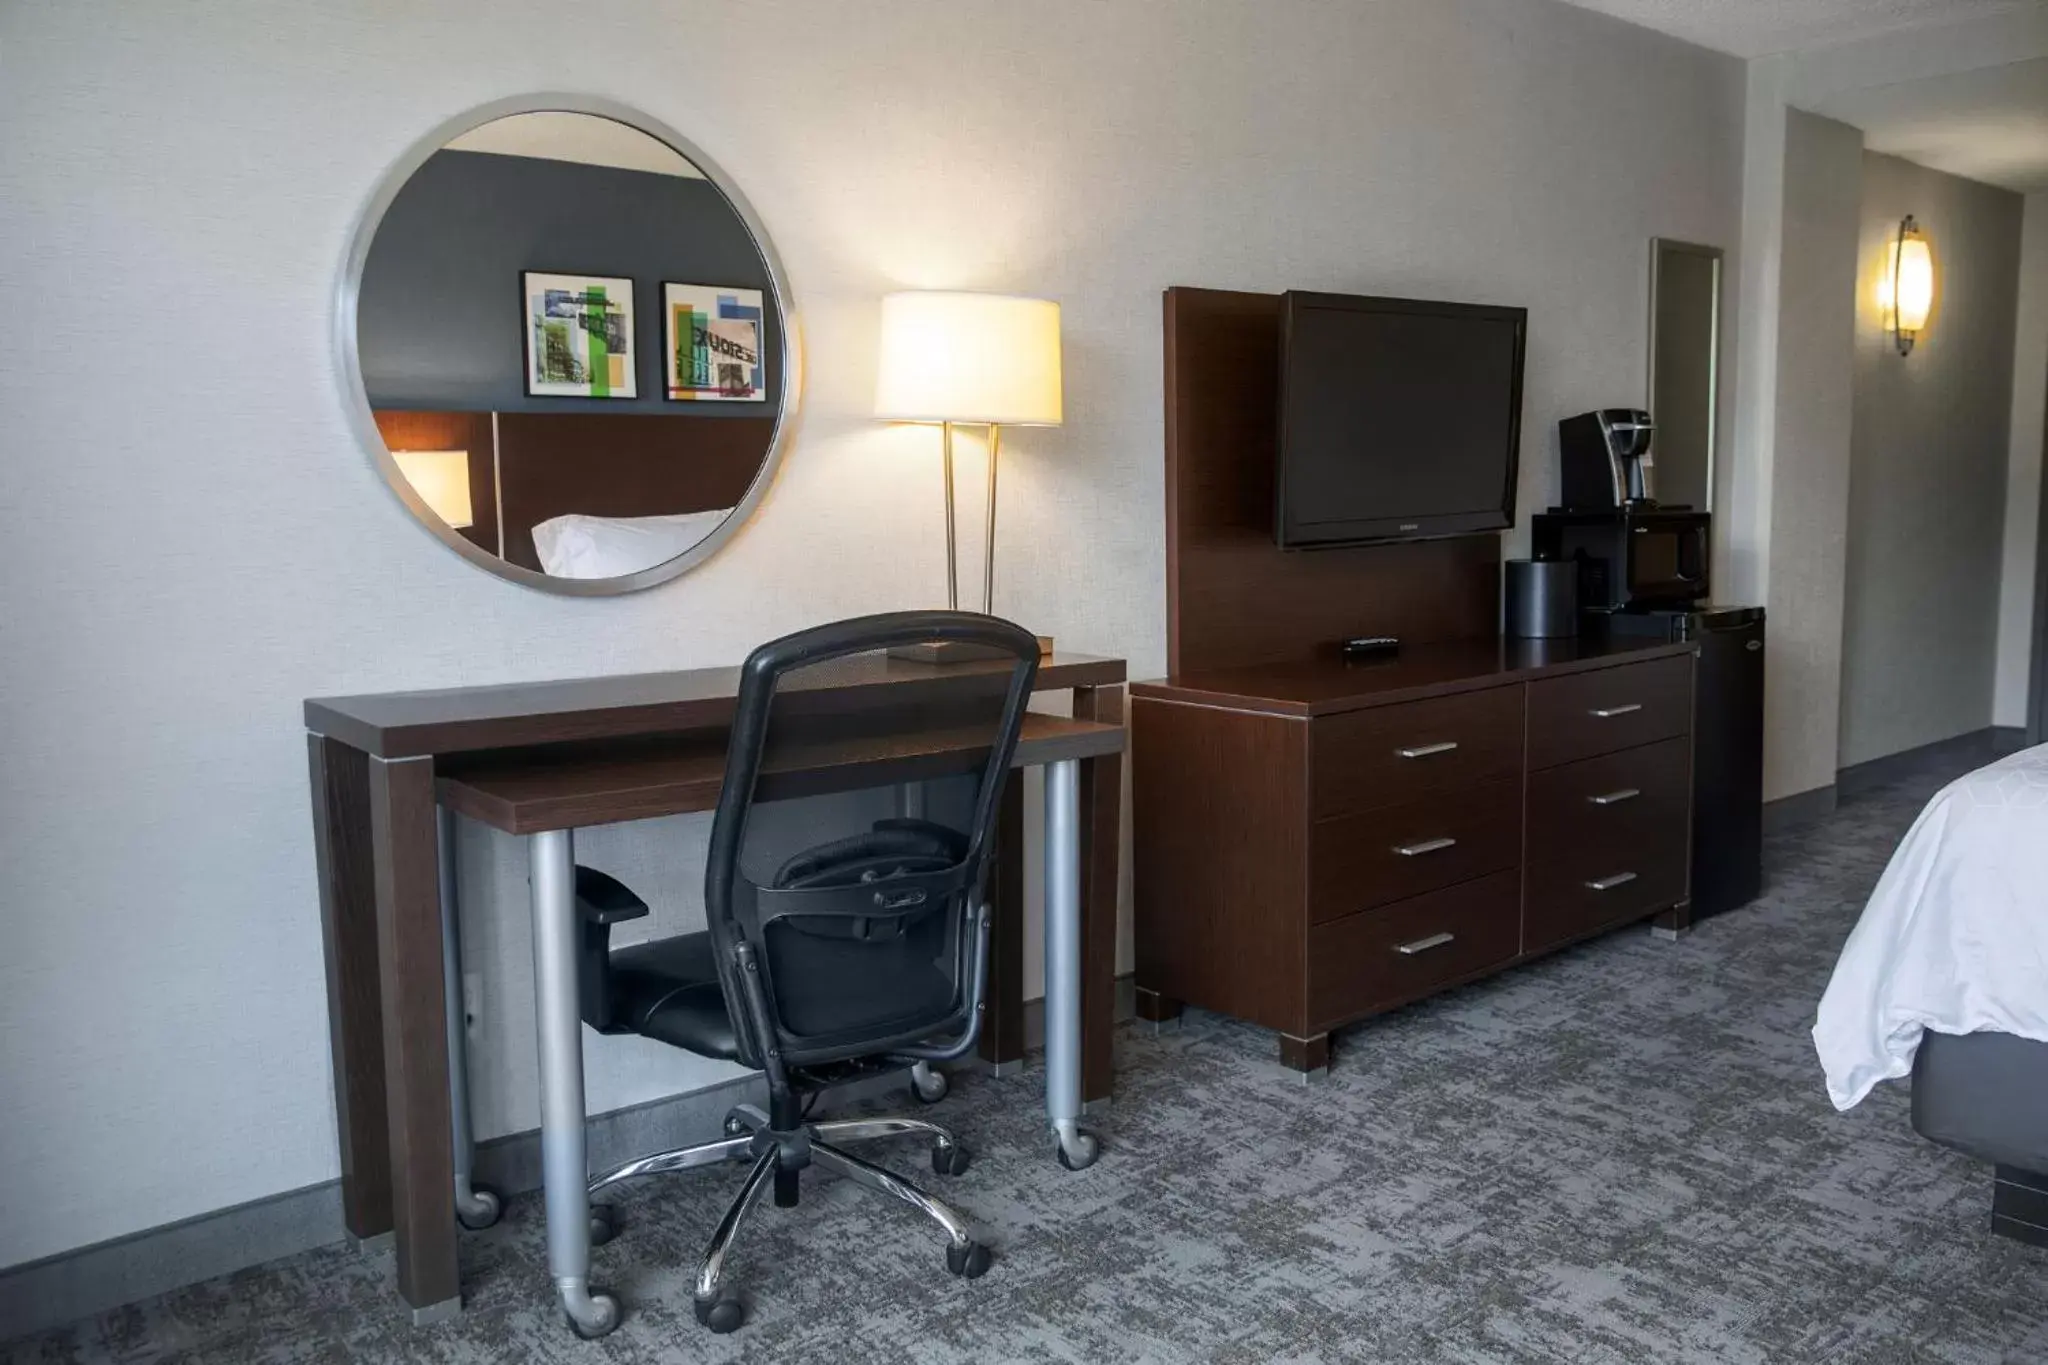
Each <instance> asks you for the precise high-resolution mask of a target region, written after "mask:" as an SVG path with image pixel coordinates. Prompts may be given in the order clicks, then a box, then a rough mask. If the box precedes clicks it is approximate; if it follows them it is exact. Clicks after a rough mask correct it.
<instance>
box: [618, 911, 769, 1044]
mask: <svg viewBox="0 0 2048 1365" xmlns="http://www.w3.org/2000/svg"><path fill="white" fill-rule="evenodd" d="M611 989H612V1011H613V1017H614V1018H616V1019H617V1020H618V1021H619V1022H620V1023H621V1024H623V1025H625V1027H627V1028H629V1029H631V1030H632V1031H633V1032H635V1033H638V1034H642V1035H644V1036H646V1037H649V1038H655V1039H659V1040H660V1041H661V1042H664V1043H667V1044H669V1045H671V1046H672V1047H679V1048H682V1049H683V1050H684V1051H686V1052H694V1053H696V1054H697V1055H699V1056H700V1057H719V1058H723V1059H725V1060H727V1061H732V1060H735V1059H737V1058H738V1057H739V1055H740V1049H739V1040H738V1038H736V1037H735V1036H734V1034H733V1027H732V1016H730V1015H729V1014H727V1013H726V1011H725V993H724V992H723V991H722V990H720V989H719V985H718V967H717V965H716V963H715V962H714V960H713V958H712V952H711V935H710V934H708V933H699V934H680V935H678V936H676V937H675V938H662V939H655V940H654V941H652V942H650V943H636V944H634V945H633V946H632V947H630V948H620V949H617V950H615V951H614V952H613V953H612V955H611Z"/></svg>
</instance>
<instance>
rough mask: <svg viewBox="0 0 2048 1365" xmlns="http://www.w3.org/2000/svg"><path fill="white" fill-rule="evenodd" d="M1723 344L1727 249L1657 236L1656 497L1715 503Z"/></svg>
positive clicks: (1686, 503)
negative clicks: (1723, 276)
mask: <svg viewBox="0 0 2048 1365" xmlns="http://www.w3.org/2000/svg"><path fill="white" fill-rule="evenodd" d="M1720 350H1721V249H1720V248H1719V247H1713V246H1694V245H1693V244H1691V243H1689V242H1673V241H1667V240H1665V239H1664V238H1661V237H1659V238H1655V239H1653V240H1652V241H1651V243H1650V415H1651V417H1652V418H1653V419H1654V420H1655V421H1656V423H1657V498H1658V501H1660V502H1662V503H1664V504H1665V505H1666V506H1679V507H1694V508H1698V509H1700V510H1701V511H1708V510H1711V509H1712V505H1713V487H1714V404H1715V399H1716V396H1717V394H1718V392H1719V388H1720V385H1719V383H1718V374H1719V355H1720Z"/></svg>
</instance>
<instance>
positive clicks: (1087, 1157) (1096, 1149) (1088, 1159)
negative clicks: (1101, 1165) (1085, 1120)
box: [1053, 1133, 1102, 1171]
mask: <svg viewBox="0 0 2048 1365" xmlns="http://www.w3.org/2000/svg"><path fill="white" fill-rule="evenodd" d="M1053 1155H1054V1156H1056V1157H1058V1158H1059V1160H1060V1165H1062V1166H1064V1167H1066V1168H1067V1169H1068V1170H1070V1171H1085V1170H1087V1169H1088V1168H1089V1167H1090V1166H1093V1165H1094V1164H1095V1158H1097V1157H1099V1156H1101V1155H1102V1143H1101V1142H1100V1141H1099V1140H1098V1139H1097V1138H1096V1136H1095V1134H1093V1133H1079V1134H1076V1135H1075V1138H1074V1150H1073V1151H1071V1152H1069V1151H1068V1150H1067V1144H1066V1143H1064V1142H1056V1143H1054V1144H1053Z"/></svg>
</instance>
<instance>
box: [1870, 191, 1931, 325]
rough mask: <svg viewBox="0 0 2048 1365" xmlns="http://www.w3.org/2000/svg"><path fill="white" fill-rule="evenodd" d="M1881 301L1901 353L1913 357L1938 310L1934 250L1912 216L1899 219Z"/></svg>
mask: <svg viewBox="0 0 2048 1365" xmlns="http://www.w3.org/2000/svg"><path fill="white" fill-rule="evenodd" d="M1877 302H1878V306H1879V307H1880V308H1881V309H1882V310H1883V312H1884V325H1885V330H1886V331H1888V332H1890V333H1891V334H1892V341H1893V343H1894V344H1895V345H1897V346H1898V348H1899V354H1900V355H1911V354H1912V353H1913V342H1914V339H1915V338H1917V337H1918V336H1919V335H1920V332H1921V330H1922V329H1923V328H1925V327H1926V326H1927V316H1928V314H1929V313H1931V312H1933V311H1934V248H1933V247H1932V246H1931V245H1929V243H1928V241H1927V235H1926V234H1925V233H1923V232H1921V231H1920V225H1919V224H1918V223H1916V222H1915V221H1914V220H1913V215H1912V214H1910V213H1909V214H1907V215H1906V216H1905V217H1904V218H1902V219H1900V220H1899V230H1898V234H1897V235H1896V236H1894V237H1893V238H1892V243H1891V247H1890V249H1889V251H1887V253H1886V255H1885V272H1884V276H1883V278H1881V279H1879V280H1878V282H1877Z"/></svg>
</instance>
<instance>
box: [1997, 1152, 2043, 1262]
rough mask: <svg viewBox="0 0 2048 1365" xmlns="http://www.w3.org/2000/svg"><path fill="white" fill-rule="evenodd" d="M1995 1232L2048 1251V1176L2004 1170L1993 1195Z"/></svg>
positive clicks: (2000, 1174) (2001, 1171)
mask: <svg viewBox="0 0 2048 1365" xmlns="http://www.w3.org/2000/svg"><path fill="white" fill-rule="evenodd" d="M1991 1230H1992V1231H1993V1232H1995V1233H1997V1234H1998V1235H1999V1236H2001V1237H2011V1238H2014V1239H2015V1240H2017V1241H2021V1242H2027V1243H2030V1244H2032V1245H2034V1246H2037V1247H2048V1175H2038V1174H2036V1173H2035V1172H2033V1171H2023V1170H2021V1169H2020V1168H2019V1167H2017V1166H2000V1167H1999V1168H1998V1183H1997V1184H1996V1185H1994V1186H1992V1191H1991Z"/></svg>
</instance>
